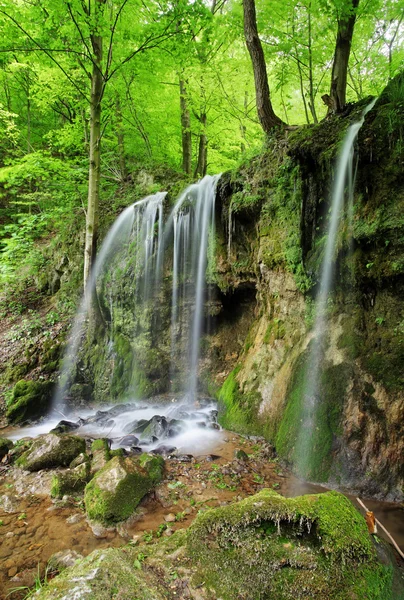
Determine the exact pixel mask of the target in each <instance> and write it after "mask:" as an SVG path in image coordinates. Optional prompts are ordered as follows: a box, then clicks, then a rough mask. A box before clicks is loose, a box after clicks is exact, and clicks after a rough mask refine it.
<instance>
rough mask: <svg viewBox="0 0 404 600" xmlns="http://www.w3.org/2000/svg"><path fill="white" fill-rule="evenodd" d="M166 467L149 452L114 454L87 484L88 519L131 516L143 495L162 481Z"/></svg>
mask: <svg viewBox="0 0 404 600" xmlns="http://www.w3.org/2000/svg"><path fill="white" fill-rule="evenodd" d="M163 469H164V460H163V459H162V458H161V457H157V456H151V455H149V454H142V455H141V456H139V457H138V458H135V457H127V458H122V457H119V456H116V457H114V458H113V459H111V460H110V461H109V462H108V463H107V464H106V465H105V467H104V468H103V469H101V470H100V471H98V473H97V474H96V475H95V477H94V478H93V479H92V481H90V483H88V484H87V486H86V489H85V496H84V501H85V505H86V511H87V515H88V518H89V519H90V520H91V521H98V522H101V523H104V524H111V523H117V522H119V521H123V520H125V519H127V518H128V517H130V516H131V514H132V513H133V511H134V510H135V508H136V506H137V505H138V504H139V502H140V500H141V499H142V498H143V496H144V495H145V494H147V492H149V491H150V490H151V489H152V488H153V487H154V485H156V484H157V483H159V482H160V481H161V479H162V477H163Z"/></svg>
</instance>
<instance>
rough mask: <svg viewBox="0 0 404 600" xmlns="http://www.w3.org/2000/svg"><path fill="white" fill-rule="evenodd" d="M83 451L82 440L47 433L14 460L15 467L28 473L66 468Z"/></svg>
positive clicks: (84, 445)
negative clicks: (53, 468)
mask: <svg viewBox="0 0 404 600" xmlns="http://www.w3.org/2000/svg"><path fill="white" fill-rule="evenodd" d="M85 449H86V443H85V440H83V439H82V438H79V437H77V436H73V435H60V436H59V435H55V434H52V433H49V434H47V435H45V436H43V437H41V438H38V439H37V440H35V441H34V442H33V443H32V445H31V446H30V448H29V449H28V450H27V451H25V452H24V453H23V454H22V455H21V456H20V457H19V458H18V459H17V460H16V465H17V466H18V467H22V468H24V469H27V470H28V471H40V470H41V469H51V468H52V467H67V466H69V464H70V463H71V462H72V460H73V459H74V458H76V456H78V455H79V454H80V453H81V452H83V453H84V452H85Z"/></svg>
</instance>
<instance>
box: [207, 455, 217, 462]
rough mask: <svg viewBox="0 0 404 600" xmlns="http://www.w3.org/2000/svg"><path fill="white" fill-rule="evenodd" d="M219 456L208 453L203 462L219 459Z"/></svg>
mask: <svg viewBox="0 0 404 600" xmlns="http://www.w3.org/2000/svg"><path fill="white" fill-rule="evenodd" d="M219 458H220V456H218V455H217V454H208V455H207V456H205V462H215V461H216V460H219Z"/></svg>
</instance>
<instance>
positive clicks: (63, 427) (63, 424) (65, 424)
mask: <svg viewBox="0 0 404 600" xmlns="http://www.w3.org/2000/svg"><path fill="white" fill-rule="evenodd" d="M79 427H80V425H79V424H78V423H73V422H72V421H59V423H58V424H57V425H56V427H54V428H53V429H51V430H50V432H49V433H68V432H69V431H73V430H74V429H78V428H79Z"/></svg>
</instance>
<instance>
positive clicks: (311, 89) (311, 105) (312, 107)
mask: <svg viewBox="0 0 404 600" xmlns="http://www.w3.org/2000/svg"><path fill="white" fill-rule="evenodd" d="M307 20H308V21H307V22H308V41H307V44H308V49H309V97H310V101H309V108H310V112H311V116H312V117H313V121H314V122H315V123H318V118H317V112H316V105H315V103H314V102H315V94H314V74H313V47H312V37H311V1H310V2H309V5H308V8H307Z"/></svg>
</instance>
